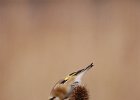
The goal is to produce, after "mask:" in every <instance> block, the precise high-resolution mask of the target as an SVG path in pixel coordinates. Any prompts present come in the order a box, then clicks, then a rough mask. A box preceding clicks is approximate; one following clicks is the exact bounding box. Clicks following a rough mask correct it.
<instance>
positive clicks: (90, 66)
mask: <svg viewBox="0 0 140 100" xmlns="http://www.w3.org/2000/svg"><path fill="white" fill-rule="evenodd" d="M93 66H94V65H93V63H91V64H90V65H89V66H87V67H86V68H85V70H89V69H90V68H92V67H93Z"/></svg>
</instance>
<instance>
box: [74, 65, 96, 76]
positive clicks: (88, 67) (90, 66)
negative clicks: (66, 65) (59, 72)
mask: <svg viewBox="0 0 140 100" xmlns="http://www.w3.org/2000/svg"><path fill="white" fill-rule="evenodd" d="M93 66H94V65H93V63H91V64H90V65H89V66H87V67H86V68H84V69H81V70H79V71H77V72H76V74H75V75H79V74H81V73H83V72H85V71H87V70H89V69H90V68H92V67H93Z"/></svg>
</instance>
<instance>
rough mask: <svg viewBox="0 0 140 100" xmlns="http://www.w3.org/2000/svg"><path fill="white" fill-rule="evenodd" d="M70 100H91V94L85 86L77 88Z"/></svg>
mask: <svg viewBox="0 0 140 100" xmlns="http://www.w3.org/2000/svg"><path fill="white" fill-rule="evenodd" d="M69 100H89V94H88V91H87V89H86V88H85V87H84V86H77V87H76V88H75V89H74V90H73V92H72V94H71V95H70V97H69Z"/></svg>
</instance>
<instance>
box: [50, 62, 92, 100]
mask: <svg viewBox="0 0 140 100" xmlns="http://www.w3.org/2000/svg"><path fill="white" fill-rule="evenodd" d="M93 66H94V65H93V63H91V64H90V65H88V66H87V67H85V68H83V69H80V70H78V71H75V72H72V73H70V74H68V75H67V76H66V77H65V78H63V79H61V80H59V81H58V82H57V83H56V84H55V85H54V87H53V88H52V90H51V92H50V97H49V100H65V99H67V98H68V97H69V96H70V94H71V93H72V91H73V90H74V88H76V87H77V86H79V85H81V81H82V77H83V76H84V75H85V73H86V72H87V71H88V70H89V69H91V68H92V67H93Z"/></svg>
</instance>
